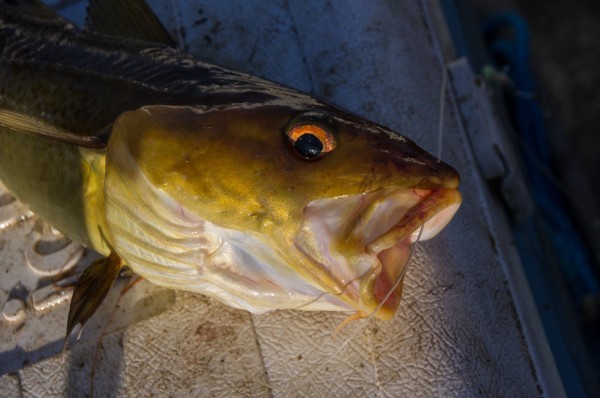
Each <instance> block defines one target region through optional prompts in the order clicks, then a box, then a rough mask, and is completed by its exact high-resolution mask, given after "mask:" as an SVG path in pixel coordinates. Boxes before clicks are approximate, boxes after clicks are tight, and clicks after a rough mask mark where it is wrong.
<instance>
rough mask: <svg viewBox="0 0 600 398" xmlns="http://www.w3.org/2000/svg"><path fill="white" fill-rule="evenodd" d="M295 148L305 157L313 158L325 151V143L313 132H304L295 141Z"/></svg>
mask: <svg viewBox="0 0 600 398" xmlns="http://www.w3.org/2000/svg"><path fill="white" fill-rule="evenodd" d="M294 148H295V149H296V150H297V151H298V153H299V154H300V155H302V156H304V157H305V158H308V159H312V158H314V157H316V156H319V154H320V153H321V151H323V143H322V142H321V140H320V139H318V138H317V137H315V136H314V135H313V134H310V133H306V134H302V135H301V136H300V137H299V138H298V139H297V140H296V142H295V143H294Z"/></svg>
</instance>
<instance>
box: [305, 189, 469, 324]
mask: <svg viewBox="0 0 600 398" xmlns="http://www.w3.org/2000/svg"><path fill="white" fill-rule="evenodd" d="M460 203H461V196H460V193H459V192H458V191H457V190H456V189H451V188H439V189H416V188H385V189H378V190H376V191H371V192H367V193H362V194H356V195H348V196H340V197H334V198H325V199H317V200H314V201H312V202H310V203H309V204H308V205H307V206H305V208H304V212H303V216H304V218H303V225H302V228H301V230H300V232H299V234H298V236H297V239H296V245H297V246H298V247H299V249H300V250H301V251H302V252H304V254H305V255H307V256H308V257H310V258H311V260H312V261H313V262H316V263H317V264H318V266H319V268H320V271H321V272H319V274H318V276H317V279H318V280H317V283H319V284H320V285H321V286H323V287H324V288H325V289H326V290H327V291H328V292H329V293H330V294H333V295H339V296H340V298H342V299H344V301H346V302H348V303H349V304H351V305H352V306H353V307H354V308H356V309H357V311H361V312H364V313H371V312H373V311H374V310H376V309H377V308H378V307H380V308H379V309H378V311H377V313H376V314H375V315H376V316H377V317H378V318H382V319H388V318H390V317H392V316H393V315H394V313H395V312H396V310H397V308H398V305H399V302H400V295H401V291H402V284H401V283H400V284H398V286H397V287H396V288H395V289H394V291H393V292H392V293H391V294H390V295H389V297H387V299H386V296H387V294H388V292H389V291H390V290H391V289H392V288H394V285H395V284H396V282H397V281H398V279H399V278H402V277H403V276H404V270H405V267H406V265H407V262H408V260H409V257H410V253H411V248H412V245H413V244H414V242H415V241H416V240H417V238H418V237H419V234H420V240H427V239H430V238H432V237H434V236H435V235H437V234H438V233H439V232H440V231H441V230H442V229H443V228H444V227H445V226H446V224H448V222H449V221H450V220H451V218H452V217H453V215H454V214H455V213H456V211H457V210H458V207H459V206H460ZM384 299H385V302H384V303H382V301H383V300H384Z"/></svg>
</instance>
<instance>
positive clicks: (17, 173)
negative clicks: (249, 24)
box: [0, 0, 461, 335]
mask: <svg viewBox="0 0 600 398" xmlns="http://www.w3.org/2000/svg"><path fill="white" fill-rule="evenodd" d="M0 180H2V181H3V183H4V184H5V185H6V187H7V188H8V189H9V191H10V192H11V193H12V194H13V195H14V196H15V197H16V198H18V199H19V200H21V201H22V202H24V203H25V204H27V205H28V206H29V207H30V208H31V209H32V210H33V211H34V212H35V213H37V214H38V215H39V216H40V217H42V218H43V219H45V220H47V221H48V222H49V223H51V224H52V225H54V226H55V227H56V228H57V229H59V230H60V231H62V232H63V233H64V234H65V235H66V236H68V237H69V238H70V239H72V240H74V241H77V242H79V243H81V244H83V245H84V246H86V247H89V248H91V249H93V250H95V251H97V252H98V253H100V254H102V255H103V256H104V257H103V258H101V259H99V260H97V261H95V262H94V263H92V264H91V265H90V266H89V267H88V268H87V269H86V270H85V271H84V273H83V274H82V276H81V277H80V280H79V282H78V283H77V286H76V288H75V292H74V294H73V298H72V301H71V307H70V311H69V317H68V322H67V335H69V334H70V333H71V331H72V330H73V328H74V327H75V326H76V325H83V324H84V323H85V322H86V320H87V319H89V317H90V316H91V315H92V314H93V312H94V311H95V309H96V308H97V307H98V306H99V304H100V303H101V302H102V300H103V299H104V297H105V296H106V294H107V292H108V291H109V289H110V287H111V285H112V284H113V282H114V281H115V279H116V278H117V276H118V274H119V270H120V269H121V267H123V266H128V267H130V268H131V269H132V270H133V271H134V272H135V273H137V274H139V275H140V276H142V277H143V278H146V279H147V280H148V281H150V282H152V283H155V284H157V285H161V286H165V287H168V288H172V289H180V290H187V291H192V292H198V293H201V294H204V295H206V296H210V297H212V298H214V299H216V300H219V301H221V302H223V303H225V304H227V305H229V306H232V307H235V308H240V309H245V310H248V311H251V312H253V313H262V312H265V311H269V310H275V309H298V310H309V311H349V312H353V313H354V314H355V316H356V317H360V316H366V315H367V314H374V316H376V317H378V318H380V319H389V318H391V317H392V316H393V315H394V314H395V312H396V311H397V308H398V306H399V302H400V296H401V291H402V283H401V281H402V278H403V277H404V270H405V267H406V264H407V262H408V258H409V255H410V252H411V247H412V245H413V244H414V242H415V241H416V240H417V239H421V240H425V239H429V238H431V237H433V236H435V235H436V234H437V233H438V232H439V231H440V230H441V229H442V228H444V226H445V225H446V224H447V223H448V222H449V221H450V219H451V218H452V216H453V215H454V214H455V212H456V211H457V209H458V207H459V205H460V202H461V196H460V193H459V192H458V190H457V188H458V185H459V177H458V174H457V172H456V171H455V170H454V169H453V168H452V167H450V166H449V165H447V164H445V163H443V162H442V161H440V160H438V159H436V158H435V157H433V156H432V155H430V154H429V153H427V152H425V151H424V150H422V149H421V148H419V147H418V146H417V145H415V144H414V143H413V142H412V141H410V140H409V139H408V138H405V137H403V136H401V135H399V134H397V133H395V132H393V131H391V130H389V129H387V128H385V127H382V126H379V125H377V124H375V123H372V122H370V121H367V120H364V119H362V118H360V117H357V116H356V115H354V114H351V113H349V112H346V111H344V110H341V109H338V108H336V107H334V106H332V105H329V104H327V103H325V102H322V101H320V100H318V99H316V98H314V97H312V96H309V95H307V94H304V93H301V92H298V91H296V90H293V89H290V88H288V87H285V86H282V85H279V84H276V83H272V82H269V81H266V80H263V79H260V78H257V77H254V76H251V75H248V74H244V73H240V72H235V71H231V70H227V69H224V68H221V67H219V66H216V65H213V64H210V63H206V62H202V61H199V60H197V59H195V58H193V57H191V56H189V55H186V54H185V53H183V52H181V51H179V50H178V49H176V48H175V44H174V41H173V39H172V38H171V37H170V35H169V34H168V32H167V31H166V30H165V28H164V27H163V26H162V25H161V23H160V22H159V20H158V19H157V17H156V16H155V15H154V14H153V13H152V11H151V10H150V8H149V7H148V6H147V5H146V4H145V2H144V1H141V0H103V1H101V0H97V1H96V0H91V1H90V4H89V7H88V16H87V20H86V24H85V29H78V28H77V27H75V26H74V25H73V24H72V23H71V22H69V21H67V20H65V19H63V18H62V17H60V16H58V15H57V14H55V13H54V12H53V11H52V10H51V9H50V8H48V7H46V6H44V5H43V4H42V3H40V2H38V1H35V0H28V1H25V0H20V1H19V0H17V1H3V2H1V3H0Z"/></svg>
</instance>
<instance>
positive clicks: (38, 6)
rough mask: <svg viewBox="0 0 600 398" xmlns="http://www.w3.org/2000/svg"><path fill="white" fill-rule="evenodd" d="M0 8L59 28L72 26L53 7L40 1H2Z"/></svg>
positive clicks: (0, 1) (0, 0)
mask: <svg viewBox="0 0 600 398" xmlns="http://www.w3.org/2000/svg"><path fill="white" fill-rule="evenodd" d="M0 7H2V8H3V9H8V10H12V11H14V12H17V13H19V14H25V15H27V16H28V17H30V18H33V19H35V20H37V21H43V22H45V23H50V24H54V25H58V26H67V25H72V23H71V22H70V21H68V20H67V19H65V18H63V17H62V16H60V15H59V14H58V13H57V12H56V11H54V10H53V9H52V8H51V7H49V6H47V5H46V4H44V3H42V2H41V1H39V0H12V1H6V0H3V1H2V0H0Z"/></svg>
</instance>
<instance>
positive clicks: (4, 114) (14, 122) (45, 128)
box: [0, 109, 107, 149]
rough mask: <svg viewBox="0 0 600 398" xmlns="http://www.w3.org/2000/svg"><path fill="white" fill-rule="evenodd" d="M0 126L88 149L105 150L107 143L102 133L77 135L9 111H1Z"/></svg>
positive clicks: (37, 119)
mask: <svg viewBox="0 0 600 398" xmlns="http://www.w3.org/2000/svg"><path fill="white" fill-rule="evenodd" d="M0 126H2V127H6V128H9V129H11V130H13V131H16V132H19V133H23V134H29V135H33V136H39V137H46V138H48V139H51V140H55V141H60V142H64V143H67V144H72V145H77V146H81V147H86V148H96V149H100V148H105V147H106V142H107V138H106V136H105V135H104V134H102V133H99V134H96V135H80V134H75V133H73V132H70V131H68V130H65V129H63V128H62V127H59V126H56V125H54V124H52V123H49V122H47V121H45V120H44V119H40V118H37V117H35V116H30V115H26V114H24V113H21V112H17V111H12V110H9V109H0Z"/></svg>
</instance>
